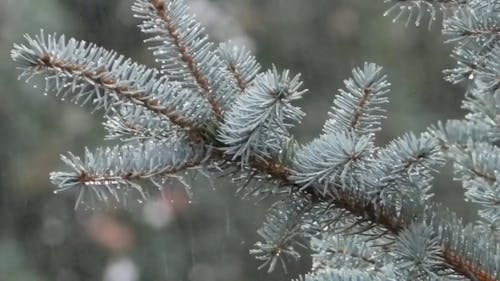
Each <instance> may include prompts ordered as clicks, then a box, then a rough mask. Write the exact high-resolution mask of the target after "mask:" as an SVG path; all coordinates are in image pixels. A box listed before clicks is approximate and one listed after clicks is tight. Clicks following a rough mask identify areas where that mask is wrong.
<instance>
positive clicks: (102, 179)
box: [50, 139, 206, 208]
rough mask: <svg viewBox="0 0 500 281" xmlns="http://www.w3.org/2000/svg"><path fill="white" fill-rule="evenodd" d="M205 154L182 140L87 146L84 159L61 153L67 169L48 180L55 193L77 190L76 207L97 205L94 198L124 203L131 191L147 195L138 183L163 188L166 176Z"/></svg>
mask: <svg viewBox="0 0 500 281" xmlns="http://www.w3.org/2000/svg"><path fill="white" fill-rule="evenodd" d="M205 153H206V152H205V151H204V149H203V148H202V147H196V146H191V145H187V144H185V143H184V142H183V140H182V139H172V140H171V142H170V143H159V144H157V143H153V142H146V143H143V144H135V145H123V146H115V147H111V148H109V147H108V148H99V149H97V150H96V151H95V152H94V153H92V152H90V151H89V150H88V149H86V150H85V156H84V158H83V159H81V158H80V157H78V156H75V155H73V154H72V153H68V155H67V156H64V155H63V156H61V159H62V161H63V162H64V163H65V164H66V165H67V166H68V168H70V171H63V172H53V173H51V175H50V179H51V181H52V183H53V184H55V185H56V186H57V187H58V189H57V190H56V192H59V191H61V190H66V189H70V188H78V189H79V195H78V199H77V200H76V203H75V208H78V207H79V206H80V205H88V206H93V205H96V204H95V203H96V202H94V201H102V202H105V203H106V204H113V203H118V204H122V205H123V204H126V202H127V200H128V199H129V197H131V196H132V197H133V194H132V193H135V194H136V195H138V196H139V198H140V199H139V200H144V199H146V198H147V196H148V195H147V191H146V190H145V189H144V188H143V187H142V186H141V185H140V184H139V183H138V182H140V181H144V180H149V181H150V182H151V183H153V184H154V185H155V186H156V187H158V188H162V187H163V184H164V183H165V180H167V179H168V178H177V177H179V173H180V172H183V171H185V170H187V169H189V168H193V167H195V166H198V165H199V164H200V163H201V162H202V160H203V159H204V158H205Z"/></svg>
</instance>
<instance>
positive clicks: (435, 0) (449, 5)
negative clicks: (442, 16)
mask: <svg viewBox="0 0 500 281" xmlns="http://www.w3.org/2000/svg"><path fill="white" fill-rule="evenodd" d="M473 1H474V0H384V2H385V3H390V4H392V6H391V7H390V8H389V9H388V10H387V11H386V12H385V13H384V16H388V15H391V14H393V13H397V14H396V16H395V17H394V19H393V22H396V21H397V20H399V19H400V18H401V17H407V21H406V25H408V24H409V23H410V21H412V20H413V19H414V21H415V25H416V26H419V25H420V23H421V22H422V18H423V17H424V15H425V13H426V12H429V14H430V16H429V28H430V27H431V24H432V22H433V21H435V20H436V18H437V14H438V12H439V11H443V12H444V13H446V12H448V11H450V10H452V9H456V8H458V7H461V6H464V5H466V4H468V3H469V2H473Z"/></svg>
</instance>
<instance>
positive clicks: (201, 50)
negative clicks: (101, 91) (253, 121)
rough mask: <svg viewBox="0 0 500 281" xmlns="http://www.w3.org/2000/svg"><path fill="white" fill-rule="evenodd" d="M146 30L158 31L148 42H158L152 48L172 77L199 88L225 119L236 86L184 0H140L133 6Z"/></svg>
mask: <svg viewBox="0 0 500 281" xmlns="http://www.w3.org/2000/svg"><path fill="white" fill-rule="evenodd" d="M132 10H133V11H134V12H135V13H136V15H135V16H136V17H138V18H141V19H143V22H142V24H141V25H140V27H141V30H142V31H143V32H144V33H152V34H156V36H153V37H151V38H150V39H149V40H148V41H150V42H158V43H157V45H156V46H153V47H152V48H151V49H152V50H154V52H153V54H154V55H156V56H159V57H160V59H158V60H157V61H159V62H160V63H162V64H163V65H162V71H163V72H164V73H166V74H167V75H168V76H169V77H170V78H171V79H174V80H176V81H180V82H182V83H183V84H184V85H185V86H187V87H189V88H192V87H194V88H196V89H197V90H196V92H198V93H200V94H201V95H202V96H203V97H204V98H205V99H206V101H207V102H208V104H209V105H210V108H211V110H212V112H213V114H214V115H215V117H216V118H217V120H221V119H222V117H223V111H224V110H225V107H227V105H228V103H229V101H231V100H232V97H231V94H232V93H233V92H234V91H235V87H236V86H235V85H233V84H232V83H231V82H230V81H228V78H229V73H228V72H227V71H225V67H224V65H223V62H222V60H221V59H220V58H219V57H218V55H217V54H216V53H215V52H213V51H212V50H211V49H212V45H213V44H212V43H211V42H209V41H208V37H207V36H206V35H205V34H204V29H203V27H201V25H200V24H199V23H198V22H197V21H196V20H195V19H194V17H193V16H192V15H191V14H189V13H188V7H187V6H186V5H185V3H184V1H182V0H137V1H136V2H135V3H134V5H133V6H132Z"/></svg>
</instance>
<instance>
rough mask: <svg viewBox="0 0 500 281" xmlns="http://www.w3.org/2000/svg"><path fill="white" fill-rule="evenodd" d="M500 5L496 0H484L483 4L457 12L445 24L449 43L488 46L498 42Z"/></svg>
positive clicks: (445, 32) (464, 7) (471, 5)
mask: <svg viewBox="0 0 500 281" xmlns="http://www.w3.org/2000/svg"><path fill="white" fill-rule="evenodd" d="M499 20H500V5H499V4H498V2H496V1H495V0H484V1H483V2H482V3H481V2H478V3H473V4H470V5H464V6H463V7H460V8H459V9H457V10H455V12H454V14H453V16H450V17H448V18H447V19H445V21H444V22H443V34H445V35H446V36H448V37H449V38H450V39H448V42H455V41H457V42H460V43H462V44H465V43H468V42H470V41H476V42H479V43H481V44H484V45H487V44H489V43H490V42H492V41H498V40H499V37H500V27H498V25H497V23H498V22H499Z"/></svg>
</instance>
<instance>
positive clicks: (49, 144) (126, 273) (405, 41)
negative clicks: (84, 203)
mask: <svg viewBox="0 0 500 281" xmlns="http://www.w3.org/2000/svg"><path fill="white" fill-rule="evenodd" d="M187 2H189V3H190V5H191V6H192V10H193V11H194V12H195V13H196V14H197V16H198V19H199V20H200V21H202V22H203V23H204V24H205V25H206V26H208V32H209V33H210V36H211V38H212V39H213V40H216V41H225V40H232V41H233V42H238V43H241V44H245V45H246V46H247V47H249V48H251V49H252V50H254V52H255V53H256V55H257V57H258V58H259V61H260V62H261V63H262V65H263V66H264V68H268V67H270V66H271V64H272V63H274V64H276V65H277V66H278V67H279V68H290V69H291V70H292V72H293V73H298V72H300V73H302V75H303V79H304V81H305V85H306V87H307V88H308V89H310V92H309V93H308V94H307V95H306V97H305V98H304V99H303V100H302V101H301V102H300V103H301V105H302V106H303V108H304V110H305V111H306V112H307V114H308V115H307V116H306V117H305V119H304V121H303V124H302V125H301V126H300V127H299V128H297V130H296V133H297V136H298V138H299V140H300V141H302V142H307V141H309V140H311V139H312V138H313V137H314V136H315V135H316V134H318V133H319V132H320V130H321V126H322V124H323V121H324V120H325V118H326V113H327V111H328V109H329V107H330V106H331V104H332V100H333V97H334V95H335V94H336V93H337V90H336V89H338V88H340V87H342V86H343V84H342V81H343V79H345V78H346V77H347V76H349V75H350V70H351V69H352V68H353V67H355V66H358V65H361V64H362V63H363V62H364V61H367V60H368V61H373V62H376V63H378V64H381V65H383V66H384V67H385V71H386V72H387V73H388V75H389V80H390V81H391V82H392V85H393V87H392V89H393V90H392V92H391V93H390V100H391V104H390V105H389V106H388V111H389V113H390V114H389V117H388V119H387V120H386V121H385V123H384V130H383V132H382V133H380V134H379V135H378V142H379V144H384V143H386V142H387V141H389V140H390V139H392V138H394V137H396V136H398V135H401V134H403V133H404V132H407V131H414V132H421V131H423V130H425V129H426V128H427V127H428V126H429V125H431V124H434V123H436V122H437V120H443V119H448V118H460V117H461V116H463V114H464V112H462V111H461V110H460V103H461V100H462V98H463V92H464V90H463V89H462V88H460V87H457V86H452V85H450V84H447V83H446V82H444V81H443V79H442V77H443V75H442V73H441V71H442V69H444V68H448V67H451V66H453V64H454V63H453V61H452V60H451V58H450V57H449V53H450V48H451V46H447V45H445V44H443V41H444V39H443V37H442V36H441V34H440V29H439V23H437V24H435V25H434V28H432V29H430V30H428V29H426V28H425V27H424V28H422V27H420V28H417V27H415V26H413V25H411V24H410V25H408V26H407V27H405V25H404V22H399V23H395V24H394V23H392V20H391V18H388V17H383V16H382V14H383V12H384V11H385V9H387V8H388V7H387V5H386V4H384V3H383V1H370V0H336V1H330V0H316V1H303V0H218V1H215V0H212V1H210V0H187ZM130 5H131V0H105V1H104V0H37V1H32V0H0V280H9V281H31V280H54V281H66V280H75V281H84V280H85V281H86V280H104V281H136V280H155V281H158V280H169V281H170V280H188V281H215V280H217V281H219V280H221V281H223V280H228V281H229V280H241V281H245V280H290V279H291V278H294V277H296V276H297V274H300V273H305V272H306V271H307V268H308V266H309V265H310V261H309V260H308V258H307V253H304V258H303V259H302V260H300V261H299V262H290V263H289V266H288V269H289V271H288V273H286V274H285V273H283V272H282V271H281V270H279V269H278V270H277V272H276V273H273V274H267V273H265V272H263V271H258V270H257V267H258V265H259V263H258V262H257V261H255V260H254V259H253V258H252V257H251V256H250V255H249V254H248V250H249V249H250V248H251V247H252V245H253V243H255V241H257V240H258V239H259V237H258V236H257V234H256V232H255V231H256V229H257V228H258V227H259V225H260V223H261V221H262V220H263V216H264V214H265V211H266V209H267V208H268V207H269V205H270V203H271V202H272V200H268V201H262V202H258V203H257V202H254V201H251V200H241V199H240V198H238V197H237V196H235V194H234V191H235V186H234V185H233V184H231V183H230V182H229V181H219V180H216V185H215V186H216V188H215V189H214V188H212V187H211V186H210V185H209V184H207V183H205V182H203V181H199V182H198V183H197V184H196V186H194V197H193V198H192V199H189V198H187V196H186V194H185V193H184V191H183V190H182V189H181V188H172V189H171V190H170V191H169V192H168V194H167V195H166V197H168V198H169V200H162V199H157V200H151V201H149V202H147V203H145V204H143V205H142V206H138V207H134V208H130V209H125V210H113V211H106V212H103V211H99V212H98V211H95V212H88V211H74V210H73V207H74V206H73V204H74V199H75V196H74V194H73V193H71V192H68V193H63V194H58V195H55V194H53V193H52V190H53V187H52V186H51V185H50V183H49V181H48V173H49V172H50V171H52V170H55V169H57V168H58V167H60V166H61V163H60V161H59V156H58V155H59V154H60V153H65V152H67V151H73V152H75V153H76V154H81V153H82V152H83V149H84V147H85V146H88V147H89V148H95V147H98V146H102V145H106V143H105V142H104V140H103V136H104V132H103V129H102V126H100V123H101V122H102V121H103V120H102V116H101V115H100V114H98V113H96V114H94V115H91V114H89V113H88V111H87V110H85V109H82V108H80V107H77V106H74V105H70V104H65V103H64V102H61V101H58V100H56V99H55V98H52V97H50V96H49V97H45V96H43V95H42V94H41V92H40V91H39V89H33V87H31V86H29V85H27V84H25V83H24V82H22V81H18V80H17V79H16V78H17V74H18V72H17V71H16V69H15V65H14V64H13V63H12V62H11V60H10V55H9V51H10V49H11V47H12V44H13V43H14V42H21V41H22V40H23V39H22V35H23V34H24V33H29V34H36V33H38V32H39V30H40V29H42V28H43V29H44V30H46V32H58V33H65V34H67V36H72V37H76V38H79V39H83V40H86V41H92V42H95V43H97V44H99V45H102V46H104V47H106V48H108V49H115V50H117V51H119V52H120V53H123V54H126V55H128V56H131V57H133V58H134V59H136V60H137V61H139V62H141V63H145V64H149V65H153V59H152V56H150V54H149V52H148V50H147V48H146V47H145V45H143V44H142V41H143V40H144V39H145V36H144V35H143V34H141V33H140V32H139V31H138V29H137V27H136V25H137V23H138V21H137V19H135V18H133V16H132V12H131V11H130ZM434 191H435V193H436V196H435V200H437V201H441V202H443V204H444V205H446V206H448V207H449V208H451V209H453V210H455V211H456V212H458V213H459V214H460V215H462V216H464V217H465V218H466V220H469V221H470V220H473V216H472V215H471V214H472V213H473V212H472V211H471V210H472V206H469V205H465V204H464V203H463V191H462V189H461V187H460V185H459V183H456V182H453V181H452V175H451V173H450V168H449V167H447V168H446V169H444V172H443V174H442V176H441V177H440V178H438V179H437V181H436V186H435V190H434ZM171 201H172V202H171Z"/></svg>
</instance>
